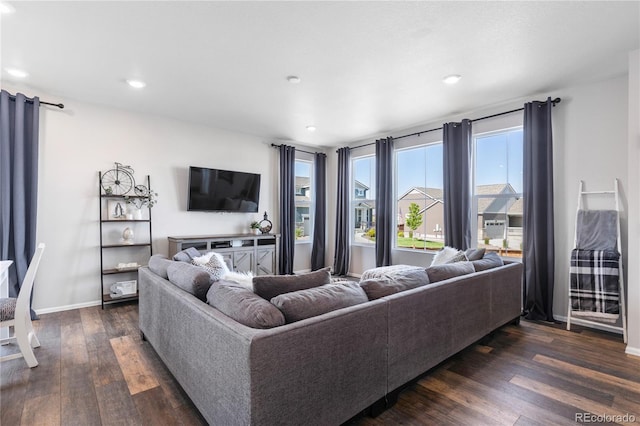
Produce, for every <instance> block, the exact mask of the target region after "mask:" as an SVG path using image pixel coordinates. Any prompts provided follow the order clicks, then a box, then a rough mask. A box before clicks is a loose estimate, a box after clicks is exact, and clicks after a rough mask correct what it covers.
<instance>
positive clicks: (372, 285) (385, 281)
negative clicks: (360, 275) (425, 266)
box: [360, 272, 429, 300]
mask: <svg viewBox="0 0 640 426" xmlns="http://www.w3.org/2000/svg"><path fill="white" fill-rule="evenodd" d="M425 276H426V277H427V278H426V279H425V280H423V281H422V282H421V283H419V284H418V283H416V284H415V285H407V284H406V283H402V282H397V281H394V280H392V279H389V278H369V279H367V280H362V281H360V287H362V289H363V290H364V292H365V293H366V294H367V298H368V299H369V300H376V299H380V298H381V297H385V296H389V295H390V294H394V293H400V292H401V291H405V290H410V289H412V288H416V287H421V286H423V285H427V284H429V277H428V276H427V273H426V272H425Z"/></svg>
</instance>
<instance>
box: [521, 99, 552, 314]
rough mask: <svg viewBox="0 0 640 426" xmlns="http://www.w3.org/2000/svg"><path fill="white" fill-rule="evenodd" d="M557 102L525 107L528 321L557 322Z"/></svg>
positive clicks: (524, 218) (525, 232) (530, 103)
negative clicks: (554, 115) (554, 134)
mask: <svg viewBox="0 0 640 426" xmlns="http://www.w3.org/2000/svg"><path fill="white" fill-rule="evenodd" d="M552 109H553V102H552V101H551V98H548V99H547V101H546V102H538V101H535V102H528V103H526V104H525V105H524V129H523V139H524V153H523V154H524V155H523V157H524V164H523V175H524V176H523V184H524V188H523V189H524V194H525V197H524V211H523V226H524V235H523V248H524V253H523V258H522V263H523V264H524V287H525V291H524V297H525V303H524V310H525V315H526V318H527V319H532V320H543V321H553V312H552V309H553V287H554V268H555V261H554V257H555V249H554V223H553V137H552V126H551V111H552Z"/></svg>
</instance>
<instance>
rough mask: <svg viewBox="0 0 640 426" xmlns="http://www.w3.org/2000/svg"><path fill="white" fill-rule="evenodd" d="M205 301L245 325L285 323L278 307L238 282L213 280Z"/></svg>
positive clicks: (264, 325) (257, 326)
mask: <svg viewBox="0 0 640 426" xmlns="http://www.w3.org/2000/svg"><path fill="white" fill-rule="evenodd" d="M207 303H208V304H209V305H211V306H213V307H214V308H216V309H217V310H219V311H220V312H222V313H223V314H225V315H226V316H228V317H230V318H232V319H234V320H235V321H237V322H239V323H240V324H243V325H246V326H247V327H252V328H273V327H278V326H280V325H283V324H284V323H285V320H284V315H282V312H280V311H279V310H278V308H276V307H275V306H274V305H273V304H271V303H269V302H268V301H266V300H264V299H263V298H262V297H260V296H258V295H257V294H255V293H254V292H252V291H251V290H248V289H246V288H245V287H243V286H241V285H240V284H235V283H232V282H228V281H224V280H220V281H216V282H214V283H213V284H211V288H209V291H208V292H207Z"/></svg>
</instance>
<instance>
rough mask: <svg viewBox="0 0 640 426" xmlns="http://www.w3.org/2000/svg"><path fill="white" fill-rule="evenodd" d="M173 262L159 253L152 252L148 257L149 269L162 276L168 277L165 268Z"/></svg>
mask: <svg viewBox="0 0 640 426" xmlns="http://www.w3.org/2000/svg"><path fill="white" fill-rule="evenodd" d="M172 263H173V261H172V260H169V259H167V258H166V257H164V256H163V255H161V254H154V255H153V256H151V257H150V258H149V269H150V270H151V272H153V273H154V274H156V275H158V276H160V277H162V278H164V279H165V280H166V279H168V278H169V276H168V275H167V268H169V266H170V265H171V264H172Z"/></svg>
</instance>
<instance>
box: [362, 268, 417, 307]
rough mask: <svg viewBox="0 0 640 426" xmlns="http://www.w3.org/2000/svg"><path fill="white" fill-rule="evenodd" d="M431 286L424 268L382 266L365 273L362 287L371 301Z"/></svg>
mask: <svg viewBox="0 0 640 426" xmlns="http://www.w3.org/2000/svg"><path fill="white" fill-rule="evenodd" d="M426 284H429V276H428V275H427V272H426V271H425V269H424V268H423V267H420V266H409V265H392V266H381V267H378V268H372V269H368V270H366V271H364V273H363V274H362V277H361V278H360V286H361V287H362V288H363V289H364V291H365V292H366V293H367V297H369V300H374V299H379V298H380V297H384V296H388V295H390V294H393V293H398V292H400V291H405V290H409V289H412V288H416V287H420V286H423V285H426Z"/></svg>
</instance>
